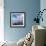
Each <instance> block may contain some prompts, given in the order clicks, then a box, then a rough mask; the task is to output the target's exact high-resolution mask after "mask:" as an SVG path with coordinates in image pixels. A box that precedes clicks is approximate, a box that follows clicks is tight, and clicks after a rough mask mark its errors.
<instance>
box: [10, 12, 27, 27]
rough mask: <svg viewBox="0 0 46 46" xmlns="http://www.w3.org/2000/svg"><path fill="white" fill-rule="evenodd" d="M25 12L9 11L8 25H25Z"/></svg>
mask: <svg viewBox="0 0 46 46" xmlns="http://www.w3.org/2000/svg"><path fill="white" fill-rule="evenodd" d="M25 20H26V15H25V12H10V27H12V28H16V27H25V25H26V21H25Z"/></svg>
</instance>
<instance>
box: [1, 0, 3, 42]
mask: <svg viewBox="0 0 46 46" xmlns="http://www.w3.org/2000/svg"><path fill="white" fill-rule="evenodd" d="M0 42H4V0H0Z"/></svg>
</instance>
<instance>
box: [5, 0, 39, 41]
mask: <svg viewBox="0 0 46 46" xmlns="http://www.w3.org/2000/svg"><path fill="white" fill-rule="evenodd" d="M39 9H40V0H4V35H5V37H4V38H5V40H7V41H18V40H19V39H20V38H22V37H24V36H25V35H26V34H27V33H28V32H29V31H31V28H32V25H34V24H35V23H34V22H33V19H34V17H36V14H35V13H36V12H37V11H39ZM19 11H24V12H26V27H25V28H10V12H19Z"/></svg>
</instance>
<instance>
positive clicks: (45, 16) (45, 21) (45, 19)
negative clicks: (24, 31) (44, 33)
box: [40, 0, 46, 27]
mask: <svg viewBox="0 0 46 46" xmlns="http://www.w3.org/2000/svg"><path fill="white" fill-rule="evenodd" d="M43 9H46V0H41V1H40V10H41V11H42V10H43ZM42 17H43V22H42V21H41V22H40V25H42V26H45V27H46V10H45V11H44V12H43V15H42Z"/></svg>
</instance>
